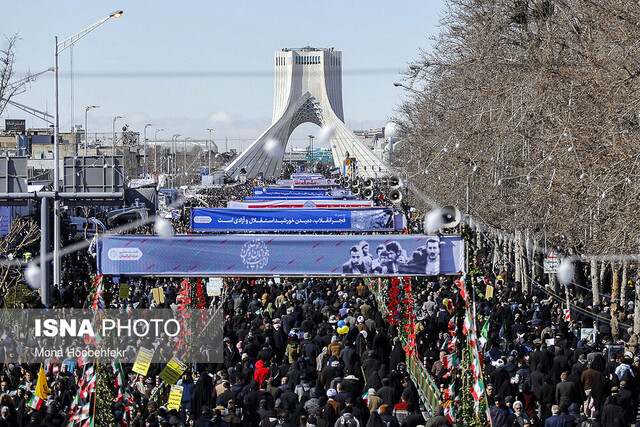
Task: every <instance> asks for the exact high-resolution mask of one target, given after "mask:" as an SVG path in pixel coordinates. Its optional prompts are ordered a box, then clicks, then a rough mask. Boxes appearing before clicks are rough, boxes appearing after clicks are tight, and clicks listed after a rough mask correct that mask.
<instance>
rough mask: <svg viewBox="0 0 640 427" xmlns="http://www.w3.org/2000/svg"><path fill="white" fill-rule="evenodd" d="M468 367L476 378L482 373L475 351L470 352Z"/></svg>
mask: <svg viewBox="0 0 640 427" xmlns="http://www.w3.org/2000/svg"><path fill="white" fill-rule="evenodd" d="M469 367H470V368H471V371H472V372H473V377H474V378H476V379H477V378H480V375H482V366H481V364H480V357H479V355H478V352H477V351H472V352H471V365H470V366H469Z"/></svg>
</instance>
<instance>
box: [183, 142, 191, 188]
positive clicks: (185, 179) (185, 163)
mask: <svg viewBox="0 0 640 427" xmlns="http://www.w3.org/2000/svg"><path fill="white" fill-rule="evenodd" d="M187 139H191V137H189V136H188V137H186V138H185V139H184V181H185V185H186V181H187Z"/></svg>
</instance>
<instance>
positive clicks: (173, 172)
mask: <svg viewBox="0 0 640 427" xmlns="http://www.w3.org/2000/svg"><path fill="white" fill-rule="evenodd" d="M179 136H180V134H179V133H174V134H173V136H172V137H171V152H172V154H173V157H172V160H171V187H175V184H176V172H177V169H176V158H177V157H176V140H177V139H178V137H179Z"/></svg>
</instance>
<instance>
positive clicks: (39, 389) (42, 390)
mask: <svg viewBox="0 0 640 427" xmlns="http://www.w3.org/2000/svg"><path fill="white" fill-rule="evenodd" d="M35 392H36V396H38V397H39V398H40V399H42V400H46V399H47V396H49V394H51V389H50V388H49V385H48V384H47V376H46V375H45V373H44V367H43V366H42V364H40V372H38V383H37V384H36V391H35Z"/></svg>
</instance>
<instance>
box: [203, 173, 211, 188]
mask: <svg viewBox="0 0 640 427" xmlns="http://www.w3.org/2000/svg"><path fill="white" fill-rule="evenodd" d="M202 185H203V186H204V187H211V186H212V185H213V175H202Z"/></svg>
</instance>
